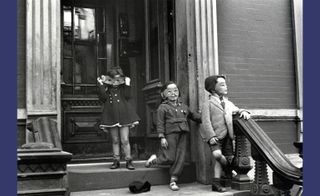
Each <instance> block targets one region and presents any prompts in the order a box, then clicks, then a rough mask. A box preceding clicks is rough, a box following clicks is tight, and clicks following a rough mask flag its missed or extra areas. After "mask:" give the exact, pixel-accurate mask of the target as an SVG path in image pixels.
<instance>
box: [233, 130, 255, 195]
mask: <svg viewBox="0 0 320 196" xmlns="http://www.w3.org/2000/svg"><path fill="white" fill-rule="evenodd" d="M235 133H236V139H235V141H236V144H235V147H236V149H235V156H234V158H233V162H232V165H233V169H234V170H235V171H236V172H237V175H236V176H235V177H234V178H233V179H232V184H231V187H232V188H233V189H236V190H249V189H250V184H251V182H250V178H249V176H248V175H247V173H248V172H249V171H250V170H251V169H252V166H251V164H250V158H249V155H250V153H249V148H248V144H249V143H248V140H247V139H246V137H245V136H244V135H243V134H242V133H241V132H240V131H237V130H235Z"/></svg>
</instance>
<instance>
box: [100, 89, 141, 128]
mask: <svg viewBox="0 0 320 196" xmlns="http://www.w3.org/2000/svg"><path fill="white" fill-rule="evenodd" d="M106 87H107V90H106ZM99 92H100V93H99V98H100V100H101V101H102V102H103V103H104V104H103V110H102V119H101V125H100V128H108V127H116V126H117V127H123V126H130V127H132V126H134V125H136V124H139V120H140V118H139V116H138V115H137V113H136V112H135V110H134V109H133V107H132V106H131V104H130V103H129V100H130V86H127V85H125V84H121V85H119V86H117V87H114V86H111V85H106V84H103V85H99Z"/></svg>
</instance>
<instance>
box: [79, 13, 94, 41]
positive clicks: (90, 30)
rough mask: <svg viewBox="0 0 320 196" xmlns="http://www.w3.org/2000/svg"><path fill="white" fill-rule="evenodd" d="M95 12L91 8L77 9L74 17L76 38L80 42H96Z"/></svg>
mask: <svg viewBox="0 0 320 196" xmlns="http://www.w3.org/2000/svg"><path fill="white" fill-rule="evenodd" d="M94 16H95V10H94V9H91V8H80V7H75V15H74V38H75V39H80V40H94V39H95V38H96V35H95V34H96V30H95V17H94Z"/></svg>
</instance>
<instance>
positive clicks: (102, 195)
mask: <svg viewBox="0 0 320 196" xmlns="http://www.w3.org/2000/svg"><path fill="white" fill-rule="evenodd" d="M178 185H179V187H180V190H179V191H171V190H170V189H169V187H168V185H167V184H166V185H155V186H153V185H151V190H150V191H149V192H144V193H139V195H144V196H166V195H170V196H180V195H196V196H199V195H200V196H250V193H249V191H237V190H231V189H230V188H229V189H228V190H227V192H224V193H218V192H213V191H211V185H204V184H200V183H197V182H193V183H186V184H178ZM126 195H133V194H132V193H131V192H130V191H129V188H128V187H126V188H118V189H104V190H95V191H81V192H71V194H70V196H126Z"/></svg>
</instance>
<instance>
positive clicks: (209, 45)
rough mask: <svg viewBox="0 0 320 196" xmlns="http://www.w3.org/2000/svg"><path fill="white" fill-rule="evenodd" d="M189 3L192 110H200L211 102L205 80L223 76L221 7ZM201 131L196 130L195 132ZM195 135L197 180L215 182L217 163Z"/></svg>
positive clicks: (207, 0)
mask: <svg viewBox="0 0 320 196" xmlns="http://www.w3.org/2000/svg"><path fill="white" fill-rule="evenodd" d="M186 2H187V3H186V20H187V41H188V52H187V54H186V55H187V64H188V72H189V73H188V76H189V100H190V103H189V105H190V108H191V109H192V110H194V111H196V110H197V109H200V108H201V105H202V103H203V102H204V101H206V99H207V96H205V95H207V94H206V93H205V90H204V79H205V78H206V77H208V76H210V75H214V74H218V73H219V64H218V39H217V8H216V0H188V1H186ZM179 9H181V8H179ZM199 128H200V127H197V126H194V127H192V129H199ZM191 134H192V139H191V142H192V144H193V143H194V145H196V146H197V148H196V149H197V150H196V152H194V154H195V156H194V157H193V158H194V160H195V162H196V167H197V180H198V181H199V182H201V183H205V184H208V183H211V178H212V175H213V173H212V172H213V169H212V168H213V167H212V165H213V164H214V161H213V160H212V155H211V152H210V150H209V148H208V145H207V144H206V143H205V142H203V141H202V138H201V137H200V135H199V133H198V132H195V133H191Z"/></svg>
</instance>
